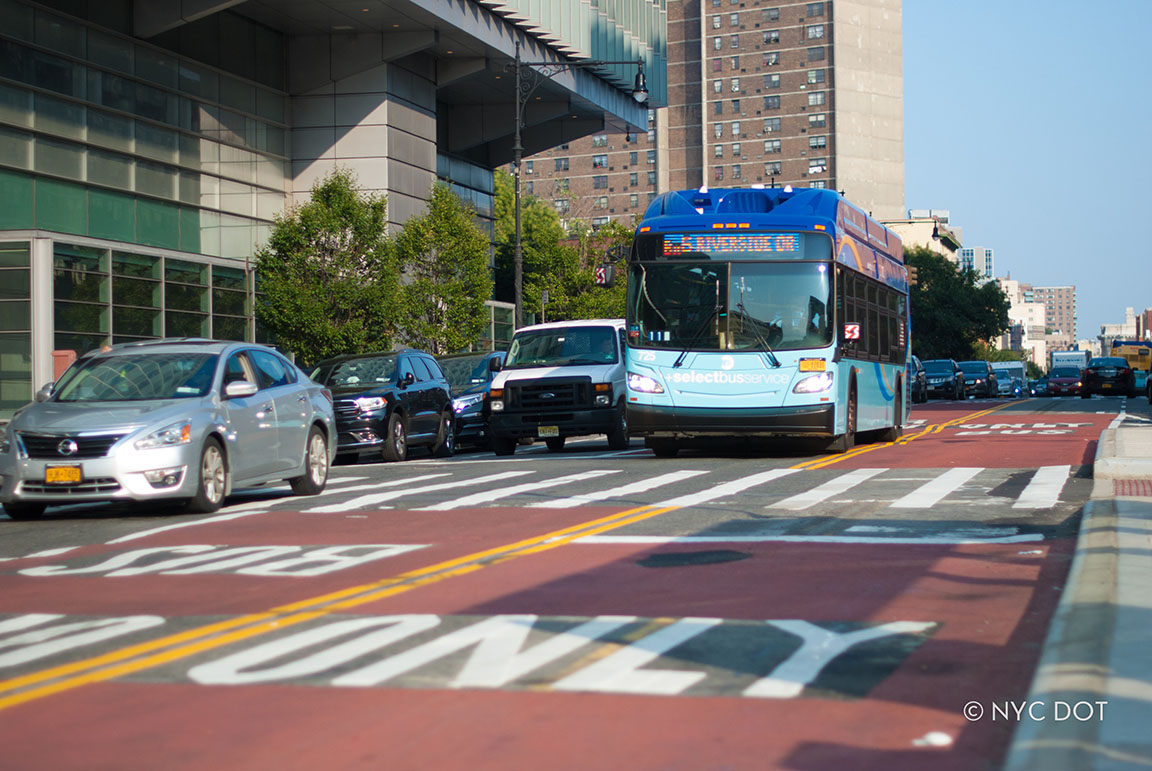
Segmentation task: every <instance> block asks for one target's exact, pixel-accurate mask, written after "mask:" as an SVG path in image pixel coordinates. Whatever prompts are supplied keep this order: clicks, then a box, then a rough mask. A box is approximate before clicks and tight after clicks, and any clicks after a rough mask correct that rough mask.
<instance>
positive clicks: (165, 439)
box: [133, 421, 192, 450]
mask: <svg viewBox="0 0 1152 771" xmlns="http://www.w3.org/2000/svg"><path fill="white" fill-rule="evenodd" d="M191 441H192V424H191V423H189V422H188V421H181V422H180V423H173V424H172V425H170V426H164V428H161V429H159V430H157V431H153V432H152V433H150V434H148V436H146V437H144V438H143V439H137V440H136V442H135V443H134V445H133V446H134V447H135V448H136V449H137V450H152V449H155V448H157V447H173V446H175V445H178V444H188V443H189V442H191Z"/></svg>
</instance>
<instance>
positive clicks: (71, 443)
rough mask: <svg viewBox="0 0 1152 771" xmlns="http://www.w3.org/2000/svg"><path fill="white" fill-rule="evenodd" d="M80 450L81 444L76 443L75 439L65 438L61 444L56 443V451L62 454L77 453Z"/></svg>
mask: <svg viewBox="0 0 1152 771" xmlns="http://www.w3.org/2000/svg"><path fill="white" fill-rule="evenodd" d="M79 451H80V445H78V444H76V440H74V439H64V440H63V441H61V442H60V444H58V445H56V452H58V453H60V454H61V455H75V454H76V453H77V452H79Z"/></svg>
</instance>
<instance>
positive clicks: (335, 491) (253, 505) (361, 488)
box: [228, 471, 449, 514]
mask: <svg viewBox="0 0 1152 771" xmlns="http://www.w3.org/2000/svg"><path fill="white" fill-rule="evenodd" d="M448 475H449V474H448V472H447V471H444V472H441V473H439V474H421V475H419V476H414V477H405V478H404V479H392V480H389V481H387V482H373V483H371V484H366V485H352V486H351V487H337V488H331V487H325V488H324V490H323V491H322V492H320V493H318V494H316V495H314V496H311V497H310V498H309V499H308V500H315V499H317V498H326V497H328V496H330V495H343V494H344V493H359V492H365V491H367V490H379V489H380V488H382V487H400V486H401V485H409V484H412V483H413V482H423V481H424V480H426V479H438V478H440V477H446V476H448ZM291 501H297V505H299V504H301V503H303V502H304V501H303V500H299V499H297V497H296V496H294V495H285V496H284V497H283V498H265V499H264V500H260V501H252V502H250V503H241V504H239V505H238V506H229V507H228V513H230V514H231V513H235V512H238V511H248V510H250V509H266V508H268V507H269V506H273V505H277V504H283V503H289V502H291Z"/></svg>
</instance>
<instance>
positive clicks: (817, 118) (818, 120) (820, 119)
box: [808, 112, 828, 128]
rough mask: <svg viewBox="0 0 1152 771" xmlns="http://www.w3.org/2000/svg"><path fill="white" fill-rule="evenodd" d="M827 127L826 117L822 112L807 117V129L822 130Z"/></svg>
mask: <svg viewBox="0 0 1152 771" xmlns="http://www.w3.org/2000/svg"><path fill="white" fill-rule="evenodd" d="M826 125H828V116H827V115H825V114H824V113H822V112H818V113H816V114H815V115H809V116H808V128H824V127H825V126H826Z"/></svg>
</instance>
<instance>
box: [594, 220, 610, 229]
mask: <svg viewBox="0 0 1152 771" xmlns="http://www.w3.org/2000/svg"><path fill="white" fill-rule="evenodd" d="M611 220H612V218H611V217H593V218H592V228H593V229H596V228H600V227H604V226H605V225H607V224H608V223H609V222H610V221H611Z"/></svg>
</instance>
